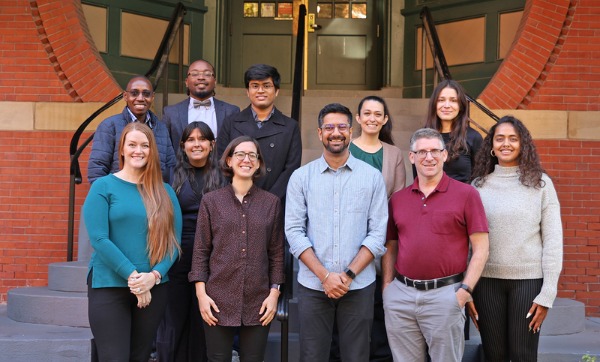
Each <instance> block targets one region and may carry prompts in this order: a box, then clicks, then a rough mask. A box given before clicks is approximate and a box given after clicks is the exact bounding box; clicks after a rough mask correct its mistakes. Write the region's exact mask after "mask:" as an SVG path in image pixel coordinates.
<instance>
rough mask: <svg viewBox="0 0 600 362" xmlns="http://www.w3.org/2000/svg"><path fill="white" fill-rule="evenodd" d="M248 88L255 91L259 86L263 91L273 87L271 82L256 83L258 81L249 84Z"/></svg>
mask: <svg viewBox="0 0 600 362" xmlns="http://www.w3.org/2000/svg"><path fill="white" fill-rule="evenodd" d="M249 88H250V89H252V90H253V91H257V90H258V89H259V88H262V89H263V90H264V91H265V92H268V91H270V90H271V89H273V88H274V86H273V84H271V83H267V84H262V85H261V84H258V83H252V84H250V86H249Z"/></svg>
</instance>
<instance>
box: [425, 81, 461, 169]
mask: <svg viewBox="0 0 600 362" xmlns="http://www.w3.org/2000/svg"><path fill="white" fill-rule="evenodd" d="M444 88H451V89H454V90H455V91H456V94H457V96H458V97H457V98H458V105H459V111H458V115H457V116H456V118H454V119H453V120H452V126H451V130H450V139H449V140H448V144H447V147H448V148H447V150H448V161H446V162H450V161H454V160H456V159H457V158H458V156H459V154H460V153H461V152H469V147H468V146H467V129H468V128H469V117H468V116H467V107H468V103H467V102H468V101H467V97H466V95H465V94H466V93H465V90H464V89H463V88H462V87H461V86H460V84H458V83H457V82H456V81H455V80H452V79H449V80H444V81H442V82H440V84H438V86H437V87H436V88H435V90H434V91H433V94H432V95H431V98H430V99H429V109H428V110H427V120H426V121H425V127H426V128H433V129H435V130H437V131H438V132H442V120H441V119H439V118H438V115H437V103H438V98H439V97H440V93H442V90H444Z"/></svg>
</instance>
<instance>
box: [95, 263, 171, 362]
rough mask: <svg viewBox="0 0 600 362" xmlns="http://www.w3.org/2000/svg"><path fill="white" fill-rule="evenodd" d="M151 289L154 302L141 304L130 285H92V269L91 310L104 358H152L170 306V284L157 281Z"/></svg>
mask: <svg viewBox="0 0 600 362" xmlns="http://www.w3.org/2000/svg"><path fill="white" fill-rule="evenodd" d="M150 293H151V294H152V300H151V301H150V304H149V305H148V306H147V307H145V308H138V307H137V302H138V301H137V297H136V296H135V295H134V294H132V293H131V292H130V291H129V288H127V287H125V288H92V272H90V275H89V276H88V314H89V319H90V328H91V330H92V334H93V335H94V342H95V343H96V348H97V350H98V359H99V361H100V362H148V359H149V358H150V353H151V352H152V342H153V341H154V337H155V336H156V330H157V329H158V325H159V324H160V321H161V319H162V318H163V316H164V315H165V309H166V307H167V294H168V288H167V285H166V284H160V285H155V286H154V287H153V288H152V289H151V290H150Z"/></svg>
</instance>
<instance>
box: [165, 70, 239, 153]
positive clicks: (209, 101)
mask: <svg viewBox="0 0 600 362" xmlns="http://www.w3.org/2000/svg"><path fill="white" fill-rule="evenodd" d="M216 85H217V78H216V75H215V68H214V67H213V66H212V64H210V63H209V62H207V61H206V60H202V59H201V60H197V61H195V62H193V63H192V65H190V67H189V68H188V75H187V78H186V79H185V86H186V87H187V88H188V95H189V96H190V97H189V98H187V99H186V100H184V101H182V102H179V103H177V104H174V105H172V106H168V107H165V110H164V114H163V117H162V121H163V123H164V124H166V125H167V128H168V129H169V132H170V134H171V143H172V144H173V150H174V151H175V154H177V152H179V142H181V133H182V132H183V129H184V128H185V127H187V125H188V124H190V123H192V122H196V121H197V122H204V123H206V124H208V125H209V126H210V128H211V130H212V131H213V134H214V136H215V137H217V138H218V137H219V132H220V130H221V126H222V125H223V120H224V119H225V118H226V117H228V116H230V115H232V114H237V113H239V112H240V108H239V107H238V106H234V105H231V104H229V103H225V102H223V101H220V100H218V99H215V98H214V97H213V96H214V94H215V92H214V90H215V86H216Z"/></svg>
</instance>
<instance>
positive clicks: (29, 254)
mask: <svg viewBox="0 0 600 362" xmlns="http://www.w3.org/2000/svg"><path fill="white" fill-rule="evenodd" d="M72 135H73V132H41V131H19V132H16V131H15V132H10V131H0V302H6V292H7V290H8V289H12V288H17V287H26V286H30V287H31V286H45V285H47V279H48V264H50V263H56V262H64V261H66V258H67V220H68V215H67V213H68V210H69V204H68V202H69V149H68V147H69V143H70V141H71V137H72ZM88 136H89V133H88V134H84V135H83V136H82V137H81V138H82V140H85V139H86V138H87V137H88ZM89 149H90V147H89V146H88V150H87V151H86V152H84V154H83V155H82V157H81V163H80V164H81V166H82V172H83V173H84V180H85V179H86V177H85V175H86V173H87V160H88V157H89ZM88 188H89V184H88V183H87V182H84V183H83V184H82V185H78V186H77V188H76V190H77V191H76V212H77V213H76V215H75V227H76V229H75V236H77V226H78V225H79V210H80V208H81V205H83V200H84V199H85V196H86V195H87V191H88ZM75 247H76V246H75ZM74 255H75V256H76V255H77V253H76V252H75V253H74Z"/></svg>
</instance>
